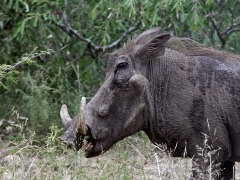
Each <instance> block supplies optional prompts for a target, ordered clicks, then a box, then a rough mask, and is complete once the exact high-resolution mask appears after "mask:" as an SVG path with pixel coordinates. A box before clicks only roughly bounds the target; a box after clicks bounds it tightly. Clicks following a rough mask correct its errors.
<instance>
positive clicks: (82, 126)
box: [77, 97, 87, 135]
mask: <svg viewBox="0 0 240 180" xmlns="http://www.w3.org/2000/svg"><path fill="white" fill-rule="evenodd" d="M85 110H86V98H85V97H82V100H81V105H80V115H79V119H78V126H77V130H78V133H79V134H82V135H86V134H87V130H86V125H85Z"/></svg>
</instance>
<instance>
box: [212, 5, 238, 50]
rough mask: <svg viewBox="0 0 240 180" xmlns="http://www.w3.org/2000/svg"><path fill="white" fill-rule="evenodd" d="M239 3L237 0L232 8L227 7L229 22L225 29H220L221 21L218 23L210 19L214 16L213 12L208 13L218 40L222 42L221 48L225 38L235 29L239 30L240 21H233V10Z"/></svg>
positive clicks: (235, 30)
mask: <svg viewBox="0 0 240 180" xmlns="http://www.w3.org/2000/svg"><path fill="white" fill-rule="evenodd" d="M238 4H239V1H237V2H236V3H235V5H234V6H233V8H230V7H229V11H230V16H231V22H230V26H228V27H227V28H226V29H225V30H223V31H220V25H221V23H219V24H216V23H215V22H214V20H213V19H212V17H213V16H214V14H213V13H211V14H210V15H208V17H209V18H210V21H211V23H212V25H213V27H214V29H215V30H216V32H217V35H218V37H219V39H220V41H221V42H222V48H224V46H225V44H226V40H227V38H228V37H229V36H230V35H231V34H232V33H234V32H237V31H240V27H239V26H240V22H238V23H235V14H234V10H235V8H236V6H237V5H238Z"/></svg>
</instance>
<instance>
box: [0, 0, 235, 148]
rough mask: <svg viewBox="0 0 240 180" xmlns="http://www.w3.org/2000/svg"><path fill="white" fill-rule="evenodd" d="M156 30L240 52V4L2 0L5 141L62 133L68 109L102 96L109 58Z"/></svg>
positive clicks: (216, 0)
mask: <svg viewBox="0 0 240 180" xmlns="http://www.w3.org/2000/svg"><path fill="white" fill-rule="evenodd" d="M156 26H160V27H161V28H162V31H163V32H168V33H170V34H171V35H172V36H178V37H190V38H193V39H195V40H196V41H198V42H201V43H204V44H207V45H209V46H211V47H215V48H220V49H223V50H227V51H232V52H235V53H239V52H240V1H239V0H163V1H162V0H141V1H140V0H122V1H115V0H100V1H95V0H94V1H93V0H56V1H52V0H2V3H1V6H0V54H1V56H0V136H1V137H0V138H2V139H6V138H7V139H10V140H14V139H18V138H19V137H20V136H19V134H24V136H29V135H30V134H31V133H33V132H35V133H36V137H37V138H36V139H37V140H38V142H40V143H41V142H42V140H44V138H45V137H46V136H47V135H48V134H49V133H52V132H53V131H54V132H55V133H56V132H60V131H59V130H60V129H61V128H63V125H62V122H61V120H60V117H59V110H60V107H61V105H62V104H67V105H68V107H69V111H70V114H71V115H75V114H77V113H78V109H79V102H80V99H81V97H82V96H83V95H84V96H86V97H88V98H89V99H90V98H91V97H92V96H93V95H94V93H95V92H96V91H97V89H98V88H99V86H100V85H101V83H102V82H103V80H104V76H105V63H104V55H105V54H107V53H109V52H111V51H113V50H114V49H116V48H119V47H121V46H122V45H123V44H124V43H126V42H127V39H130V38H131V37H134V36H135V35H136V34H139V33H140V32H142V31H144V30H146V29H149V28H151V27H156ZM21 137H22V136H21Z"/></svg>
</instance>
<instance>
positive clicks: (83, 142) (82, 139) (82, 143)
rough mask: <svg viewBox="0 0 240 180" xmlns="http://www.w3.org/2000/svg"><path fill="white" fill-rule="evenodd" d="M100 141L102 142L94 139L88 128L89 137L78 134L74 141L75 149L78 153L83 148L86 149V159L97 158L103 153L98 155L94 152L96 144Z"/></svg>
mask: <svg viewBox="0 0 240 180" xmlns="http://www.w3.org/2000/svg"><path fill="white" fill-rule="evenodd" d="M98 141H100V140H96V139H94V138H93V136H92V134H91V131H90V128H88V131H87V135H82V134H80V133H78V132H77V133H76V138H75V140H74V147H73V149H74V150H76V151H78V150H80V149H81V148H82V147H84V155H85V157H87V158H89V157H92V156H96V155H98V154H100V153H101V152H98V153H97V152H94V148H95V146H96V144H97V143H98ZM99 143H100V142H99Z"/></svg>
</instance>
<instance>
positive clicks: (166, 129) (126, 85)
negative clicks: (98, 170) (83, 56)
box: [63, 28, 240, 179]
mask: <svg viewBox="0 0 240 180" xmlns="http://www.w3.org/2000/svg"><path fill="white" fill-rule="evenodd" d="M85 113H86V115H85V123H86V126H87V127H88V136H89V139H88V143H90V142H91V143H92V144H93V147H92V148H90V149H88V150H85V156H86V157H88V158H89V157H93V156H97V155H99V154H101V153H103V152H105V151H107V150H108V149H109V148H110V147H111V146H112V145H113V144H115V143H116V142H118V141H120V140H122V139H123V138H125V137H127V136H130V135H132V134H134V133H136V132H138V131H141V130H142V131H144V132H145V133H146V134H147V135H148V137H149V139H150V140H151V141H152V142H153V143H154V144H161V143H165V144H166V145H167V147H168V149H169V150H170V151H171V153H172V155H173V156H176V157H190V158H192V159H193V178H195V179H203V177H201V176H200V175H199V174H198V170H199V169H200V170H201V171H202V172H203V173H207V172H205V171H207V170H206V168H205V167H206V165H209V164H208V163H206V162H205V163H204V158H203V156H200V155H199V153H198V152H200V149H199V148H202V149H205V150H206V151H209V150H211V151H212V152H213V153H212V155H211V159H212V160H211V161H212V164H213V165H212V167H213V169H212V171H213V172H215V170H216V172H217V171H218V170H219V169H220V168H221V172H220V173H221V177H222V178H224V179H230V178H233V176H234V175H233V166H234V162H235V161H240V138H239V137H240V57H239V56H235V55H232V54H229V53H223V52H219V51H217V50H213V49H210V48H206V47H204V46H202V45H200V44H198V43H196V42H195V41H193V40H191V39H186V38H173V37H172V38H170V36H169V35H168V34H161V33H160V29H159V28H153V29H150V30H148V31H145V32H143V33H142V34H140V35H139V36H138V37H137V38H135V39H133V40H132V41H130V42H129V43H128V44H127V45H126V46H124V47H123V48H121V49H119V50H116V51H114V52H113V53H112V54H111V55H110V56H109V60H108V66H107V73H106V79H105V81H104V83H103V84H102V86H101V87H100V89H99V91H98V92H97V93H96V95H95V96H94V97H93V98H92V100H91V101H90V102H89V103H88V104H87V106H86V112H85ZM76 119H78V117H75V118H74V120H73V122H72V123H71V124H69V125H68V127H67V128H68V133H67V134H65V135H64V136H63V140H64V139H68V138H67V137H66V136H69V134H70V135H71V136H72V139H74V138H75V137H76V132H75V131H76V124H77V123H76ZM69 127H70V128H69ZM69 129H74V130H69ZM70 141H72V140H70ZM214 150H217V151H216V152H215V151H214ZM197 169H198V170H197ZM205 177H206V176H205ZM215 178H220V176H218V175H216V176H215Z"/></svg>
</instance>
